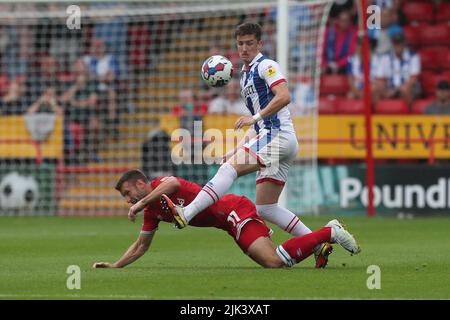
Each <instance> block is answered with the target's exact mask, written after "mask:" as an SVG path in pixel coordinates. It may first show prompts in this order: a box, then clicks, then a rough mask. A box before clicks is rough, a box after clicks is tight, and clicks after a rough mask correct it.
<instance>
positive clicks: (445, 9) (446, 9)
mask: <svg viewBox="0 0 450 320" xmlns="http://www.w3.org/2000/svg"><path fill="white" fill-rule="evenodd" d="M435 21H436V23H450V3H441V4H440V5H439V6H438V7H437V10H436V18H435Z"/></svg>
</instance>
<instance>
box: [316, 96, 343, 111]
mask: <svg viewBox="0 0 450 320" xmlns="http://www.w3.org/2000/svg"><path fill="white" fill-rule="evenodd" d="M338 101H339V98H336V97H333V96H329V97H320V98H319V114H336V113H337V104H338Z"/></svg>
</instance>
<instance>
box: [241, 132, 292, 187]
mask: <svg viewBox="0 0 450 320" xmlns="http://www.w3.org/2000/svg"><path fill="white" fill-rule="evenodd" d="M242 148H243V149H244V150H245V151H246V152H247V153H249V154H250V155H252V156H253V157H254V158H256V160H257V161H258V163H259V164H260V166H261V169H260V170H259V171H258V173H257V175H256V183H257V184H258V183H262V182H264V181H272V182H274V183H277V184H280V185H284V184H285V183H286V181H287V177H288V171H289V167H290V166H291V165H292V163H293V162H294V159H295V157H296V156H297V153H298V149H299V145H298V141H297V136H296V135H295V132H290V131H282V130H274V129H262V130H260V131H259V133H258V134H257V135H256V137H254V138H253V139H251V140H250V141H249V142H247V143H245V144H244V145H243V146H242Z"/></svg>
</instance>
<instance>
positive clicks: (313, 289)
mask: <svg viewBox="0 0 450 320" xmlns="http://www.w3.org/2000/svg"><path fill="white" fill-rule="evenodd" d="M141 219H142V217H140V219H139V220H138V221H137V222H136V223H135V224H133V223H131V222H129V221H128V220H127V219H126V218H125V217H120V218H119V217H116V218H111V217H95V218H94V217H92V218H88V217H23V218H17V217H2V218H0V270H1V272H0V299H283V300H285V299H449V298H450V290H449V288H450V271H449V270H450V269H449V268H448V266H449V265H450V254H449V253H450V250H449V249H450V219H449V218H416V219H411V220H397V219H393V218H382V217H376V218H371V219H368V218H365V217H357V218H355V217H348V218H346V219H344V223H346V224H347V226H348V228H349V230H350V231H351V232H352V233H353V234H354V235H355V236H356V237H357V239H358V240H359V242H360V244H361V247H362V252H361V254H359V255H357V256H350V255H349V254H348V253H347V252H345V251H344V250H343V249H342V248H341V247H340V246H339V245H335V250H334V253H333V254H332V255H331V257H330V261H329V265H328V267H327V268H326V269H320V270H318V269H314V267H313V265H314V259H313V258H312V257H310V258H308V259H307V260H305V261H303V262H301V263H300V264H297V265H296V266H295V267H293V268H291V269H263V268H261V267H260V266H258V265H257V264H255V263H254V262H253V261H251V260H250V259H249V258H248V257H247V256H245V255H244V254H243V253H242V252H241V251H240V249H239V248H238V247H237V246H236V245H235V243H234V241H233V240H232V239H231V237H229V236H228V235H227V234H226V233H225V232H223V231H221V230H218V229H213V228H186V229H183V230H176V229H174V228H173V227H172V226H171V225H169V224H167V223H161V224H160V229H159V230H158V231H157V233H156V235H155V238H154V241H153V243H152V247H151V248H150V251H149V252H147V254H146V255H145V256H143V257H142V258H141V259H140V260H138V261H136V262H135V263H133V264H131V265H129V266H128V267H126V268H124V269H92V264H93V263H94V262H96V261H108V262H113V261H115V260H116V259H118V258H119V257H120V256H121V255H122V253H123V252H124V251H125V250H126V249H127V248H128V246H129V245H130V244H131V243H132V242H133V241H134V240H135V239H136V237H137V235H138V232H139V228H140V223H141V221H142V220H141ZM329 219H330V217H304V218H303V221H304V222H305V223H306V224H307V225H308V226H310V227H311V228H312V229H317V228H319V227H321V226H323V225H324V224H325V223H326V222H327V221H328V220H329ZM272 228H273V230H274V231H275V234H274V237H273V239H274V241H275V242H276V243H277V244H279V243H281V242H282V241H284V240H285V239H287V238H288V237H289V235H287V234H286V233H285V232H283V231H281V230H279V229H277V228H276V227H272ZM69 265H78V266H79V267H80V269H81V289H80V290H69V289H67V287H66V281H67V278H68V277H69V276H70V275H69V274H67V273H66V270H67V267H68V266H69ZM370 265H377V266H379V267H380V270H381V289H373V290H369V289H368V288H367V279H368V277H370V276H371V274H369V273H368V272H367V268H368V266H370Z"/></svg>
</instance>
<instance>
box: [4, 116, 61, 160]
mask: <svg viewBox="0 0 450 320" xmlns="http://www.w3.org/2000/svg"><path fill="white" fill-rule="evenodd" d="M32 141H33V139H32V137H31V135H30V133H29V132H28V130H27V128H26V125H25V118H24V117H23V116H7V117H0V158H36V157H37V155H38V153H39V151H38V150H37V148H36V145H35V144H33V143H32ZM39 148H40V153H41V157H42V158H60V157H61V156H62V154H63V118H62V117H58V118H57V119H56V123H55V128H54V129H53V131H52V133H51V134H50V135H49V137H48V138H47V139H46V140H45V141H44V142H42V143H41V144H40V145H39Z"/></svg>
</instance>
